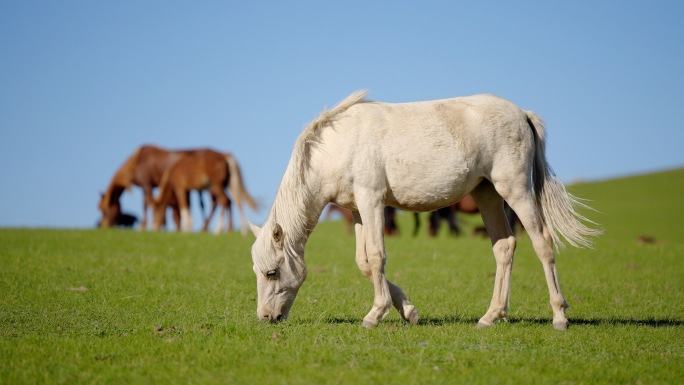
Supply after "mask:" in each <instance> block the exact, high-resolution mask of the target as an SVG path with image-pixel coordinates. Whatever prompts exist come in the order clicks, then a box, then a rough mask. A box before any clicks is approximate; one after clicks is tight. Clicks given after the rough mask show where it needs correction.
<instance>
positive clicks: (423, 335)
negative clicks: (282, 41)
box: [0, 170, 684, 384]
mask: <svg viewBox="0 0 684 385" xmlns="http://www.w3.org/2000/svg"><path fill="white" fill-rule="evenodd" d="M683 187H684V170H674V171H668V172H663V173H657V174H651V175H642V176H634V177H629V178H621V179H617V180H610V181H605V182H595V183H583V184H576V185H573V186H571V188H570V190H571V191H572V192H573V193H575V194H576V195H578V196H580V197H583V198H586V199H588V200H589V203H590V204H591V205H592V206H593V207H595V208H596V209H597V210H598V211H599V212H587V213H586V214H587V215H588V216H589V217H590V218H592V219H594V220H595V221H596V222H598V223H599V224H600V225H601V226H602V227H603V228H604V229H605V234H604V235H603V236H602V237H600V238H599V239H597V241H596V243H595V248H594V249H592V250H587V249H572V248H569V249H566V250H564V251H562V252H561V253H560V255H558V258H557V262H558V269H559V277H560V282H561V287H562V289H563V291H564V294H565V296H566V298H567V299H568V302H569V303H570V304H571V306H572V308H571V309H570V310H569V311H568V318H569V320H570V323H571V326H570V330H568V331H567V332H557V331H555V330H553V328H552V327H551V310H550V307H549V305H548V291H547V288H546V283H545V280H544V275H543V272H542V270H541V265H540V263H539V261H538V260H537V258H536V256H535V255H534V253H533V252H532V250H531V247H530V243H529V241H528V240H527V238H526V236H525V235H522V236H521V237H520V241H519V244H518V248H517V251H516V260H515V266H514V269H513V278H512V288H511V308H510V314H509V322H504V323H501V324H498V325H496V326H495V327H493V328H488V329H476V328H475V327H474V325H475V322H476V321H477V319H478V318H479V317H480V316H481V315H482V314H483V313H484V312H485V311H486V309H487V307H488V305H489V300H490V298H491V291H492V287H493V272H494V269H495V264H494V260H493V256H492V253H491V247H490V244H489V241H488V240H487V239H483V238H482V237H479V236H471V235H464V236H461V237H459V238H454V237H450V236H449V235H447V234H446V232H445V231H444V232H442V233H440V234H439V236H438V237H437V238H435V239H433V238H429V237H428V236H427V235H426V234H425V233H426V223H425V221H423V222H424V223H423V228H422V231H421V233H420V234H419V235H418V236H417V237H415V238H414V237H412V236H411V232H412V230H413V218H412V215H411V214H408V213H404V214H402V215H400V218H399V221H400V226H401V230H402V235H401V236H399V237H393V238H388V239H387V250H388V255H389V257H388V258H389V259H388V265H387V274H388V277H389V278H390V279H391V280H393V281H394V282H395V283H397V284H399V285H400V286H402V287H403V288H404V290H405V291H406V293H407V294H408V295H409V297H410V298H411V300H412V302H413V303H414V304H415V305H416V307H417V308H418V310H419V311H420V314H421V322H420V323H419V325H416V326H411V325H407V324H405V323H404V322H403V321H401V320H400V319H399V317H398V315H397V314H396V312H394V311H393V312H392V313H391V314H390V315H389V316H388V317H387V319H385V320H384V321H383V322H381V324H380V325H379V326H378V327H377V328H375V329H372V330H366V329H363V328H362V327H361V326H360V322H361V319H362V318H363V316H364V315H365V314H366V313H367V312H368V310H369V309H370V306H371V303H372V300H373V293H372V292H373V289H372V286H371V284H370V283H369V282H368V280H366V279H365V278H364V277H362V276H361V274H359V272H358V270H357V268H356V265H355V263H354V238H353V236H351V235H349V234H347V233H346V228H345V225H344V224H343V223H341V222H323V223H321V224H319V226H318V227H317V228H316V230H315V231H314V233H313V235H312V237H311V239H310V241H309V243H308V245H307V249H306V260H307V265H308V268H309V277H308V278H307V282H306V283H305V284H304V286H303V287H302V289H301V290H300V293H299V296H298V298H297V301H296V303H295V305H294V308H293V310H292V314H291V318H290V319H289V320H288V321H287V322H284V323H280V324H261V323H258V322H257V321H256V315H255V310H256V309H255V308H256V301H255V297H256V290H255V282H254V281H255V280H254V274H253V273H252V271H251V257H250V247H251V244H252V242H253V239H252V237H241V236H240V235H239V234H229V235H222V236H213V235H211V234H176V233H140V232H132V231H122V230H43V229H0V266H2V268H1V269H0V384H29V383H30V384H35V383H50V384H61V383H63V384H79V383H98V384H107V383H112V384H118V383H166V384H175V383H179V384H181V383H182V384H185V383H202V384H213V383H215V384H224V383H230V384H240V383H255V382H259V383H267V384H268V383H288V384H289V383H316V384H321V383H335V384H346V383H349V384H356V383H361V382H364V383H410V384H414V383H476V384H477V383H481V384H491V383H560V382H562V383H568V384H574V383H592V384H593V383H611V384H612V383H681V382H682V381H684V348H683V346H684V345H682V342H681V341H683V340H684V306H683V305H682V303H684V283H683V282H684V264H682V261H681V258H682V255H684V237H682V235H683V234H684V232H682V228H683V227H682V225H681V224H680V223H679V221H678V217H679V215H680V214H681V213H682V212H684V210H683V209H684V204H682V200H681V197H682V195H683V194H682V191H683V190H684V189H683ZM461 221H462V225H463V227H464V230H465V232H466V233H468V231H469V230H470V229H472V228H473V227H475V226H477V225H478V224H479V223H480V221H479V219H478V218H477V217H474V216H462V217H461Z"/></svg>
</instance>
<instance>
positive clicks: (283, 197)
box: [268, 165, 327, 254]
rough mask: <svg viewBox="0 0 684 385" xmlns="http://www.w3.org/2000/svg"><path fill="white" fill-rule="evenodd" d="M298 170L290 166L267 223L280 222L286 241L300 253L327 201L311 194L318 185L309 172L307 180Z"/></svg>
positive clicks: (272, 224)
mask: <svg viewBox="0 0 684 385" xmlns="http://www.w3.org/2000/svg"><path fill="white" fill-rule="evenodd" d="M290 166H292V165H290ZM297 171H299V170H297V169H296V168H293V167H288V170H287V172H286V173H285V176H284V177H283V180H282V182H281V184H280V188H279V189H278V193H277V194H276V198H275V202H274V203H273V207H272V209H271V213H270V215H269V219H268V222H269V223H270V224H271V226H275V224H276V223H278V224H279V225H280V226H281V227H282V228H283V230H284V232H285V239H286V241H287V242H288V243H290V246H291V247H293V248H294V249H295V250H297V251H298V253H297V254H300V253H301V252H303V248H304V245H305V244H306V240H307V239H308V237H309V235H311V232H312V231H313V229H314V227H315V226H316V223H317V222H318V218H319V216H320V215H321V212H322V211H323V208H324V207H325V204H326V203H327V202H326V201H325V200H324V199H323V198H322V197H320V196H318V195H317V194H314V193H312V190H315V189H312V186H313V185H314V184H315V183H316V181H315V180H313V179H315V178H313V176H312V173H307V174H308V175H307V177H306V178H303V177H302V176H301V175H298V172H297ZM300 248H301V250H299V249H300Z"/></svg>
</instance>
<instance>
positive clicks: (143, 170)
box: [99, 145, 201, 230]
mask: <svg viewBox="0 0 684 385" xmlns="http://www.w3.org/2000/svg"><path fill="white" fill-rule="evenodd" d="M192 152H193V150H181V151H169V150H166V149H163V148H161V147H157V146H151V145H144V146H141V147H139V148H138V149H136V150H135V152H133V154H132V155H131V156H129V157H128V159H126V161H125V162H124V164H123V165H122V166H121V167H120V168H119V169H118V170H117V171H116V173H114V177H112V180H111V181H110V182H109V186H108V187H107V190H106V191H105V193H104V194H102V195H101V198H100V203H99V208H100V211H101V212H102V219H101V220H100V224H99V226H100V227H111V226H115V225H116V220H117V217H118V216H119V215H120V213H121V202H120V198H121V194H123V192H124V191H125V190H127V189H129V188H130V187H131V186H132V185H136V186H140V187H141V188H142V190H143V216H142V220H141V221H140V227H141V229H143V230H145V229H146V228H147V210H148V207H150V205H151V203H152V200H153V198H154V197H153V195H152V192H153V190H154V188H155V187H157V186H158V185H159V183H160V182H161V179H162V176H163V175H164V171H166V169H167V168H168V167H169V166H170V165H172V164H173V163H174V162H176V161H177V160H178V158H179V157H181V156H182V155H184V154H191V153H192ZM200 201H201V197H200ZM170 205H171V206H172V209H173V212H174V219H176V226H179V222H178V221H179V220H180V219H179V218H180V215H179V213H178V207H177V203H176V202H175V201H174V202H170Z"/></svg>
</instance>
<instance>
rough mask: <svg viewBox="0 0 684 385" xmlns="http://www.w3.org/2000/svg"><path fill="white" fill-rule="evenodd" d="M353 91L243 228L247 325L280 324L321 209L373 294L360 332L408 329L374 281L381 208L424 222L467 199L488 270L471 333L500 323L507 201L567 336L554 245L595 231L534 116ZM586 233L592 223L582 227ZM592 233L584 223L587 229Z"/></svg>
mask: <svg viewBox="0 0 684 385" xmlns="http://www.w3.org/2000/svg"><path fill="white" fill-rule="evenodd" d="M365 95H366V91H357V92H355V93H353V94H351V95H350V96H349V97H347V98H346V99H345V100H344V101H342V102H341V103H340V104H338V105H337V106H335V107H334V108H333V109H332V110H324V111H323V112H322V113H321V115H320V116H319V117H318V118H316V119H315V120H314V121H313V122H312V123H311V124H309V125H308V126H307V127H306V128H305V129H304V131H303V132H302V134H301V135H300V136H299V138H298V139H297V142H296V144H295V148H294V151H293V153H292V158H291V159H290V163H289V165H288V167H287V171H286V172H285V175H284V177H283V180H282V182H281V184H280V187H279V189H278V193H277V195H276V198H275V202H274V204H273V207H272V209H271V212H270V214H269V216H268V219H267V220H266V223H265V224H264V226H263V228H259V227H257V226H254V225H251V227H252V231H253V232H254V234H255V236H256V240H255V242H254V245H253V246H252V260H253V262H254V265H253V270H254V273H255V274H256V277H257V295H258V305H257V316H258V317H259V319H261V320H264V321H279V320H282V319H285V318H287V316H288V314H289V312H290V309H291V307H292V304H293V303H294V300H295V297H296V295H297V291H298V290H299V288H300V287H301V285H302V283H304V279H305V278H306V265H305V262H304V247H305V245H306V241H307V238H308V237H309V235H310V234H311V232H312V231H313V229H314V227H315V225H316V223H317V221H318V218H319V215H320V213H321V211H322V210H323V208H324V207H325V205H326V204H327V203H329V202H334V203H336V204H338V205H340V206H342V207H345V208H348V209H350V210H352V212H353V218H354V224H355V233H356V263H357V265H358V267H359V269H360V270H361V272H362V273H363V274H364V275H365V276H366V277H368V278H370V280H371V281H372V282H373V286H374V289H375V299H374V301H373V307H372V308H371V310H370V312H369V313H368V314H367V315H366V316H365V317H364V319H363V323H362V324H363V326H365V327H372V326H375V325H377V324H378V322H379V321H380V320H381V319H383V318H384V317H385V316H386V315H387V314H388V312H389V311H390V309H391V307H392V305H394V307H395V308H396V309H397V310H398V311H399V313H400V314H401V317H402V318H403V319H405V320H407V321H409V322H411V323H413V324H415V323H417V322H418V312H417V310H416V309H415V307H414V306H413V305H412V304H411V302H409V300H408V298H407V297H406V295H405V294H404V293H403V291H402V290H401V289H400V288H399V287H398V286H397V285H395V284H393V283H392V282H390V281H388V280H387V278H386V277H385V270H384V266H385V259H386V253H385V247H384V239H383V223H384V218H383V207H384V206H385V205H389V206H394V207H397V208H400V209H403V210H409V211H429V210H435V209H438V208H440V207H444V206H447V205H450V204H452V203H454V202H457V201H458V200H460V199H461V198H463V197H464V196H466V195H467V194H471V195H472V196H473V198H475V201H476V203H477V205H478V207H479V208H480V211H481V215H482V219H483V221H484V223H485V226H486V228H487V231H488V233H489V236H490V237H491V241H492V245H493V251H494V256H495V259H496V279H495V281H494V294H493V296H492V301H491V304H490V306H489V310H487V312H486V313H485V315H484V316H483V317H482V318H481V319H480V320H479V322H478V325H479V326H491V325H493V324H494V323H495V322H496V321H499V320H503V319H505V317H506V314H507V311H508V304H509V292H510V279H511V269H512V266H513V251H514V250H515V246H516V241H515V238H514V237H513V234H512V232H511V229H510V228H509V225H508V221H507V220H506V217H505V214H504V205H503V202H504V201H506V202H507V203H508V204H509V205H510V206H511V207H512V208H513V210H515V212H516V213H517V214H518V216H519V217H520V220H521V221H522V223H523V225H524V227H525V229H526V230H527V233H528V234H529V236H530V238H531V240H532V245H533V247H534V250H535V252H536V254H537V256H538V257H539V259H540V260H541V262H542V264H543V267H544V274H545V275H546V282H547V284H548V288H549V295H550V302H551V307H552V309H553V326H554V327H555V328H556V329H559V330H564V329H567V327H568V320H567V319H566V317H565V308H567V307H568V304H567V303H566V301H565V299H564V297H563V295H562V294H561V289H560V285H559V284H558V275H557V273H556V265H555V257H554V251H553V245H556V248H559V247H562V246H563V245H562V243H561V237H563V238H565V240H567V242H569V243H570V244H572V245H573V246H587V247H591V242H590V240H589V237H590V236H596V235H598V234H600V233H601V231H600V230H596V229H592V228H590V227H587V226H586V225H585V224H583V223H582V222H581V221H588V220H587V219H586V218H584V217H583V216H581V215H579V214H578V213H577V212H576V211H575V207H577V206H584V204H583V203H581V202H579V201H578V199H577V198H575V197H574V196H572V195H570V194H569V193H568V192H567V191H566V190H565V187H564V186H563V184H562V182H561V181H560V180H559V179H558V178H557V177H556V175H555V174H554V172H553V170H552V169H551V167H550V166H549V165H548V163H547V162H546V156H545V150H544V141H545V140H544V136H545V134H544V127H543V124H542V121H541V119H540V118H539V116H537V115H536V114H534V113H533V112H530V111H524V110H522V109H520V108H519V107H517V106H516V105H514V104H513V103H511V102H509V101H506V100H504V99H501V98H499V97H496V96H493V95H475V96H469V97H461V98H452V99H444V100H435V101H425V102H414V103H399V104H390V103H380V102H373V101H368V100H366V99H365V98H364V97H365ZM589 222H591V221H589ZM592 223H593V222H592Z"/></svg>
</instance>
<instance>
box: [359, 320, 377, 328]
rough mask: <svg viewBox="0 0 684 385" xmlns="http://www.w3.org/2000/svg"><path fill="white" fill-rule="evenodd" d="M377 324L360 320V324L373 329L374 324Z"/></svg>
mask: <svg viewBox="0 0 684 385" xmlns="http://www.w3.org/2000/svg"><path fill="white" fill-rule="evenodd" d="M377 324H378V323H377V322H376V323H372V322H369V321H366V320H363V322H361V326H363V327H365V328H366V329H373V328H374V327H375V325H377Z"/></svg>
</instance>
